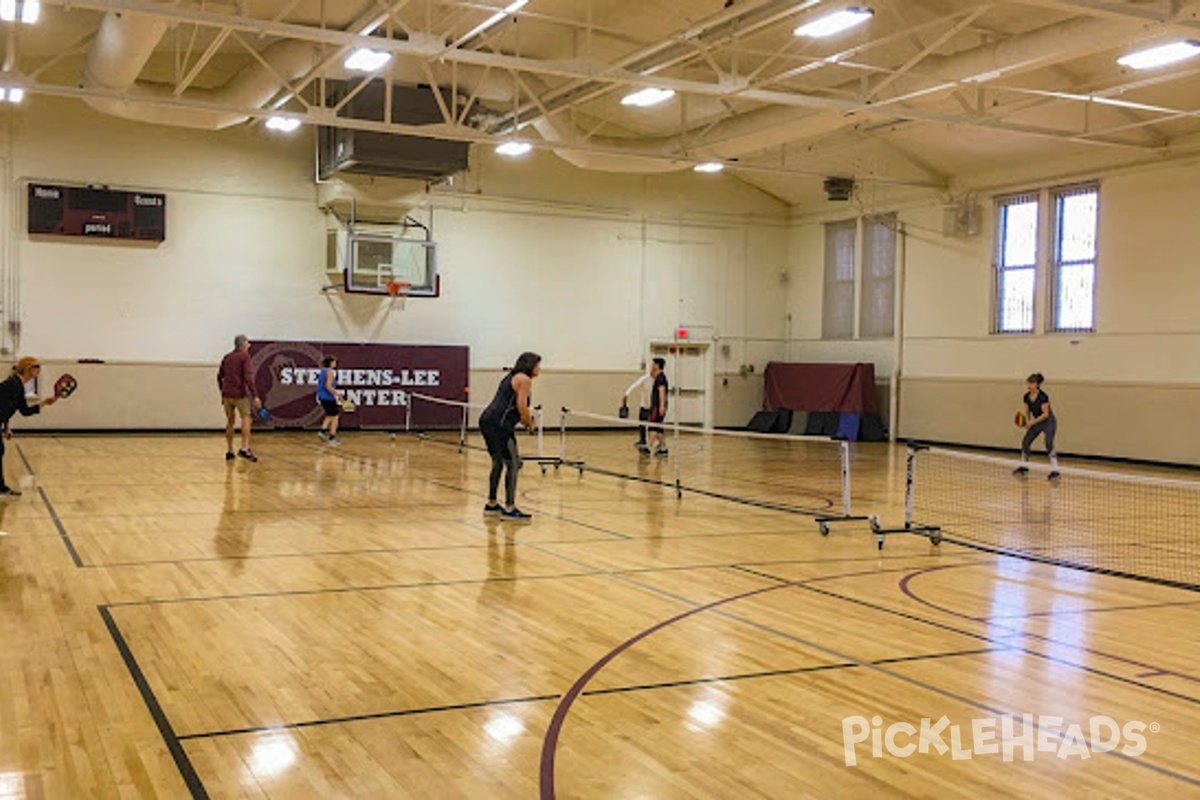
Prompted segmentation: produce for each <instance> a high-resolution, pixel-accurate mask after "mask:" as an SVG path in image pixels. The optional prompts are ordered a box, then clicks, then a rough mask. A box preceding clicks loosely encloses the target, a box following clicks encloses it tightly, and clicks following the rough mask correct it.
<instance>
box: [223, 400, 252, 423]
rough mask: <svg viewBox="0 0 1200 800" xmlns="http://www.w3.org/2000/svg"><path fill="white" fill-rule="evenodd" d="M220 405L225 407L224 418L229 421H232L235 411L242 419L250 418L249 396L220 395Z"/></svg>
mask: <svg viewBox="0 0 1200 800" xmlns="http://www.w3.org/2000/svg"><path fill="white" fill-rule="evenodd" d="M221 405H222V406H224V407H225V419H226V420H228V421H229V422H233V414H234V412H235V411H236V412H237V413H238V414H240V415H241V417H242V419H249V418H250V398H249V397H222V398H221Z"/></svg>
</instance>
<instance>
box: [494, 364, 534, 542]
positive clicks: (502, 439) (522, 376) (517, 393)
mask: <svg viewBox="0 0 1200 800" xmlns="http://www.w3.org/2000/svg"><path fill="white" fill-rule="evenodd" d="M541 363H542V357H541V356H539V355H538V354H537V353H522V354H521V357H520V358H518V359H517V363H516V364H515V365H514V366H513V368H512V371H511V372H509V373H508V374H507V375H505V376H504V377H503V378H502V379H501V380H500V385H499V386H498V387H497V388H496V396H495V397H493V398H492V402H490V403H488V405H487V408H485V409H484V410H483V413H482V414H480V415H479V432H480V433H481V434H483V441H484V442H485V443H486V444H487V450H488V455H490V456H491V457H492V471H491V474H490V475H489V476H488V501H487V505H485V506H484V507H483V513H484V514H488V515H499V516H500V517H502V518H504V519H511V520H518V521H526V520H529V519H531V516H530V515H529V514H526V513H525V512H523V511H521V510H520V509H519V508H517V505H516V503H517V471H518V470H519V469H520V468H521V456H520V453H518V452H517V437H516V432H517V423H518V422H519V423H522V424H524V425H525V427H526V428H528V429H529V430H533V416H532V414H531V413H530V411H529V398H530V393H531V392H530V390H531V388H532V384H533V379H534V378H536V377H537V376H538V373H540V372H541V369H542V367H541ZM502 474H503V475H504V505H503V506H501V505H500V503H499V502H498V501H497V499H496V492H497V490H499V488H500V476H501V475H502Z"/></svg>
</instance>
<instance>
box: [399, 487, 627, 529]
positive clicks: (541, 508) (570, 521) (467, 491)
mask: <svg viewBox="0 0 1200 800" xmlns="http://www.w3.org/2000/svg"><path fill="white" fill-rule="evenodd" d="M422 480H424V481H425V482H426V483H428V484H431V485H433V486H437V487H439V488H442V489H448V490H451V491H456V492H460V493H462V494H465V495H471V496H473V497H484V493H483V492H476V491H472V490H470V489H465V488H463V487H462V486H455V485H454V484H450V483H443V482H442V481H439V480H434V479H432V478H422ZM521 496H522V497H524V496H525V493H524V492H522V493H521ZM531 502H533V503H534V504H535V505H534V508H536V509H538V511H539V512H540V513H542V514H545V515H546V516H548V517H550V518H552V519H557V520H561V521H563V522H566V523H568V524H571V525H578V526H579V527H581V528H588V529H590V530H593V531H599V532H600V533H607V534H609V535H610V536H616V537H617V538H618V539H635V538H639V537H635V536H631V535H629V534H627V533H621V532H619V531H614V530H610V529H608V528H604V527H601V526H599V525H593V524H591V523H588V522H580V521H579V520H576V519H571V518H570V517H567V516H565V515H563V514H561V513H559V514H555V513H552V512H550V511H547V510H546V509H545V507H544V506H543V505H542V504H541V503H539V502H538V501H537V500H531ZM467 524H468V525H472V527H477V526H475V525H473V524H472V523H467Z"/></svg>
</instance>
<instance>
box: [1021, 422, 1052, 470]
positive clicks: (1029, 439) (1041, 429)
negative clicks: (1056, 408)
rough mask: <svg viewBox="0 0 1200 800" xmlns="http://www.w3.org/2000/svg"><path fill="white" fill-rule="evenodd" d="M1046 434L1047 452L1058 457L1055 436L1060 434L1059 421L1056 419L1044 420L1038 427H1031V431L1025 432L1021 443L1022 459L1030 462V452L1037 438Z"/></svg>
mask: <svg viewBox="0 0 1200 800" xmlns="http://www.w3.org/2000/svg"><path fill="white" fill-rule="evenodd" d="M1043 433H1044V434H1046V452H1047V453H1049V454H1050V456H1051V457H1054V456H1056V455H1058V453H1056V452H1055V451H1054V434H1056V433H1058V420H1057V419H1055V418H1054V417H1050V418H1049V419H1044V420H1042V421H1041V422H1039V423H1038V424H1037V425H1031V426H1030V427H1029V430H1027V431H1025V438H1024V439H1023V440H1022V441H1021V458H1023V459H1024V460H1026V461H1028V460H1029V450H1030V448H1031V447H1033V442H1034V440H1035V439H1037V437H1039V436H1041V435H1042V434H1043Z"/></svg>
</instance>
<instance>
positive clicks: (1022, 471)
mask: <svg viewBox="0 0 1200 800" xmlns="http://www.w3.org/2000/svg"><path fill="white" fill-rule="evenodd" d="M1028 474H1029V467H1017V468H1016V469H1014V470H1013V475H1016V476H1017V477H1018V478H1023V477H1024V476H1026V475H1028Z"/></svg>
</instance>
